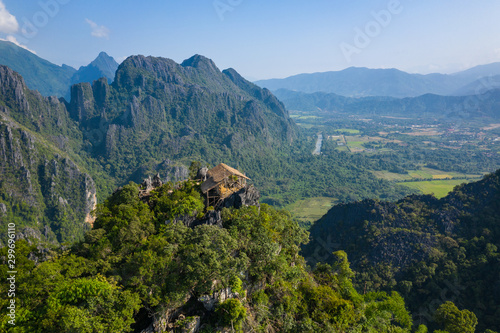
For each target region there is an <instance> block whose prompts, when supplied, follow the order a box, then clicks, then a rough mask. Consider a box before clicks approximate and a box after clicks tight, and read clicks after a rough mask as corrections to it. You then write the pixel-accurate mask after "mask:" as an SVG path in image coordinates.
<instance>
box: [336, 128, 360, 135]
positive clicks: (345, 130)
mask: <svg viewBox="0 0 500 333" xmlns="http://www.w3.org/2000/svg"><path fill="white" fill-rule="evenodd" d="M335 132H340V133H349V134H359V133H360V131H358V130H357V129H352V128H339V129H336V130H335Z"/></svg>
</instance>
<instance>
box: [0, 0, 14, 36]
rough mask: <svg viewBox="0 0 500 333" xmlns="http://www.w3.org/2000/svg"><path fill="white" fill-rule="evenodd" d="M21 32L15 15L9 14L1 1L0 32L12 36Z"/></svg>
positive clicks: (0, 0)
mask: <svg viewBox="0 0 500 333" xmlns="http://www.w3.org/2000/svg"><path fill="white" fill-rule="evenodd" d="M17 30H19V23H18V22H17V19H16V17H15V16H14V15H12V14H11V13H9V11H8V10H7V9H6V8H5V5H4V3H3V1H2V0H0V32H3V33H6V34H11V33H14V32H16V31H17Z"/></svg>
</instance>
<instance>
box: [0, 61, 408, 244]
mask: <svg viewBox="0 0 500 333" xmlns="http://www.w3.org/2000/svg"><path fill="white" fill-rule="evenodd" d="M0 84H1V86H0V89H1V91H0V92H1V93H0V104H1V105H2V108H1V110H0V115H1V116H2V128H3V132H2V133H4V134H2V135H3V136H2V137H3V139H2V140H3V141H2V142H4V144H3V145H2V152H3V154H4V158H3V160H2V164H1V166H2V168H3V170H4V172H3V173H2V175H1V176H0V184H1V186H2V189H3V190H2V197H1V201H0V203H1V204H2V212H3V213H2V214H3V216H2V218H3V220H4V221H6V222H7V223H8V222H11V221H19V224H18V226H19V227H20V228H21V227H22V228H24V227H29V228H31V229H30V230H29V232H28V233H31V232H34V233H35V234H36V235H37V237H38V236H39V238H41V239H42V240H49V239H50V240H51V241H53V242H56V241H57V242H66V241H74V240H77V239H81V238H82V237H83V233H84V231H85V229H86V228H88V227H89V225H88V224H86V223H84V222H85V221H89V222H90V221H91V220H92V219H91V217H90V216H89V213H90V211H91V210H92V209H93V207H94V205H95V203H96V201H102V200H103V199H104V198H106V197H107V196H108V195H109V194H111V193H112V192H113V191H114V190H115V189H116V188H117V187H119V186H121V185H124V184H127V183H128V182H129V181H131V180H132V181H135V182H141V181H142V180H143V179H144V178H147V177H148V176H150V175H154V174H157V173H160V175H161V177H162V180H164V181H168V180H171V181H181V180H184V179H186V178H187V176H188V166H189V165H190V164H191V162H192V161H194V160H197V161H200V162H201V163H202V164H205V165H206V164H211V165H215V164H216V163H218V162H220V161H224V162H226V163H227V164H230V165H234V166H236V167H238V168H239V169H241V170H243V171H244V172H246V173H247V174H248V175H249V177H250V178H251V179H252V181H253V182H254V183H255V184H256V185H257V186H258V187H259V188H260V189H261V190H262V193H263V196H264V201H265V202H267V203H270V204H273V205H276V206H284V205H286V204H289V203H292V202H294V201H296V200H299V199H302V198H304V197H315V196H331V197H335V198H337V199H338V200H339V201H352V200H357V199H361V198H367V197H369V198H388V199H397V198H400V197H402V196H404V195H406V194H409V193H412V190H410V189H408V188H405V187H403V186H399V185H397V186H394V185H392V184H391V183H389V182H387V181H384V180H378V179H373V177H372V176H371V173H370V172H369V171H368V170H367V169H368V168H372V169H373V168H375V169H377V168H378V169H380V168H381V167H382V166H381V165H378V164H377V162H376V161H373V160H370V159H367V158H364V157H353V156H348V155H347V154H343V153H338V152H335V151H334V149H332V147H329V146H328V145H327V144H325V147H324V151H325V153H326V152H328V151H330V153H329V154H325V155H324V156H321V157H319V156H313V155H312V154H311V150H312V147H313V146H314V142H311V141H310V140H309V139H308V138H307V137H305V136H303V135H299V131H298V128H297V126H296V125H295V124H294V123H293V121H292V120H291V118H290V117H289V116H288V112H287V111H286V109H285V108H284V106H283V105H282V103H281V102H279V101H278V100H277V99H276V97H274V96H273V95H272V94H271V93H270V92H269V91H268V90H265V89H260V88H259V87H257V86H255V85H254V84H252V83H250V82H248V81H246V80H245V79H243V78H242V77H241V76H239V74H238V73H236V71H234V70H232V69H229V70H225V71H223V72H221V71H219V70H218V69H217V67H216V66H215V64H214V63H213V62H212V61H211V60H209V59H207V58H204V57H202V56H194V57H192V58H190V59H188V60H186V61H184V62H183V63H182V64H177V63H175V62H173V61H172V60H169V59H164V58H153V57H142V56H135V57H130V58H129V59H127V60H126V61H124V62H123V63H122V65H121V66H120V68H119V70H118V71H117V75H116V79H115V80H114V82H113V83H112V84H111V85H110V84H108V80H107V79H106V78H102V79H100V80H98V81H95V82H94V84H93V85H90V84H89V83H80V84H78V85H74V86H73V87H72V98H71V101H70V102H69V103H68V102H66V101H65V100H63V99H61V100H58V99H56V98H54V97H43V96H41V95H40V94H39V93H38V92H33V91H31V90H29V89H28V88H27V87H26V84H25V83H24V80H23V79H22V78H21V76H20V75H18V74H17V73H15V72H14V71H12V70H11V69H9V68H8V67H1V70H0ZM16 133H17V134H16ZM18 138H21V140H19V139H18ZM27 138H30V139H29V140H28V139H27ZM30 142H31V143H30ZM21 157H22V160H21ZM27 160H29V161H30V164H29V165H28V166H26V163H25V161H27ZM23 161H24V162H23ZM383 163H384V165H385V164H386V162H383ZM353 164H356V165H357V166H356V167H353ZM23 168H26V170H25V169H23ZM60 169H61V170H62V171H59V170H60ZM23 170H24V171H23ZM27 170H28V171H27ZM16 179H20V180H21V181H19V182H16V181H15V180H16ZM64 185H65V186H64ZM30 186H31V187H30ZM30 188H32V190H30ZM56 189H57V190H56ZM54 233H55V235H54Z"/></svg>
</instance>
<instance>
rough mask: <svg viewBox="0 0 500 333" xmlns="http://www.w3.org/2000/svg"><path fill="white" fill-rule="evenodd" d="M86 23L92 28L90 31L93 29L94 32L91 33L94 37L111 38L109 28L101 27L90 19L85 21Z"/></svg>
mask: <svg viewBox="0 0 500 333" xmlns="http://www.w3.org/2000/svg"><path fill="white" fill-rule="evenodd" d="M85 21H86V22H87V23H88V25H89V26H90V29H92V32H91V33H90V34H91V35H92V36H94V37H97V38H109V34H110V32H111V31H110V30H109V29H108V28H107V27H105V26H103V25H99V24H97V23H95V22H94V21H91V20H89V19H85Z"/></svg>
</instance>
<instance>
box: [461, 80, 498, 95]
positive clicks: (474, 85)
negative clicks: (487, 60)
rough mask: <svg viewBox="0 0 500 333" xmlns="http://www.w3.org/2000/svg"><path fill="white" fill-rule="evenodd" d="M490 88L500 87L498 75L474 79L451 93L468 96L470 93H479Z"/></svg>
mask: <svg viewBox="0 0 500 333" xmlns="http://www.w3.org/2000/svg"><path fill="white" fill-rule="evenodd" d="M492 89H500V75H494V76H483V77H481V78H480V79H478V80H475V81H473V82H471V83H469V84H467V85H465V86H463V87H461V88H460V89H458V90H457V91H455V92H454V93H453V94H452V95H455V96H470V95H481V94H484V93H485V92H487V91H489V90H492Z"/></svg>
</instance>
